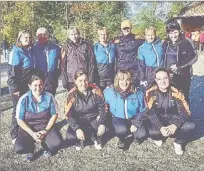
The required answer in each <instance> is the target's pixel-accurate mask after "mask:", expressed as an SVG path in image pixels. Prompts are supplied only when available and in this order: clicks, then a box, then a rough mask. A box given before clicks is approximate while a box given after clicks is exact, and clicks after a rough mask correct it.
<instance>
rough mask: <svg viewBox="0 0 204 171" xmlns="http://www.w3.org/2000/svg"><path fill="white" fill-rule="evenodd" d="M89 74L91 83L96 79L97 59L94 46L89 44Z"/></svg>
mask: <svg viewBox="0 0 204 171" xmlns="http://www.w3.org/2000/svg"><path fill="white" fill-rule="evenodd" d="M87 55H88V65H89V66H88V76H89V81H90V82H91V83H93V82H94V81H95V80H94V72H95V70H96V60H95V56H94V53H93V48H92V47H91V45H88V54H87Z"/></svg>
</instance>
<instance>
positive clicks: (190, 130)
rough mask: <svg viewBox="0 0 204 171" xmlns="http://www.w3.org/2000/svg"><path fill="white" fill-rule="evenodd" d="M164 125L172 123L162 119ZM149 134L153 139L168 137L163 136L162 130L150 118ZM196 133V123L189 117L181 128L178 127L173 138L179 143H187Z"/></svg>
mask: <svg viewBox="0 0 204 171" xmlns="http://www.w3.org/2000/svg"><path fill="white" fill-rule="evenodd" d="M172 117H174V116H172ZM161 121H162V123H163V124H164V126H168V125H170V123H169V121H168V120H164V119H163V120H162V119H161ZM148 126H149V135H150V137H151V138H152V139H153V140H165V139H166V137H163V136H162V134H161V132H160V130H159V129H158V128H157V127H156V126H155V125H154V123H152V122H151V121H150V120H149V124H148ZM194 133H195V123H194V122H193V121H192V120H191V119H189V120H188V121H186V122H185V123H184V124H183V125H182V126H181V127H180V128H177V130H176V132H175V134H174V135H172V136H171V137H172V138H175V141H174V142H176V143H178V144H186V143H188V142H189V141H191V140H192V139H193V138H194Z"/></svg>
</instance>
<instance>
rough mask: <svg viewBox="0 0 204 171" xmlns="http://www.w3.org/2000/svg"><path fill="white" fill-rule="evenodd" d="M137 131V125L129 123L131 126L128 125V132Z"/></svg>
mask: <svg viewBox="0 0 204 171" xmlns="http://www.w3.org/2000/svg"><path fill="white" fill-rule="evenodd" d="M136 131H137V127H136V126H134V125H131V127H130V132H132V133H133V132H136Z"/></svg>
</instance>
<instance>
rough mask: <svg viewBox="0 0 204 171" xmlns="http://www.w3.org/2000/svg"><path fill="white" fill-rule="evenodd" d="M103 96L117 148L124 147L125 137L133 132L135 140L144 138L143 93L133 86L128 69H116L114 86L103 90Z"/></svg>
mask: <svg viewBox="0 0 204 171" xmlns="http://www.w3.org/2000/svg"><path fill="white" fill-rule="evenodd" d="M104 97H105V101H106V103H107V105H108V106H109V107H108V108H109V110H110V112H111V114H112V116H113V117H112V121H113V126H114V128H115V132H116V136H117V137H118V138H119V142H118V148H121V149H125V148H126V147H127V145H128V141H127V137H129V135H131V134H133V136H134V138H135V139H136V141H139V142H142V141H143V140H144V139H145V138H146V129H145V127H144V125H143V122H144V121H145V120H146V116H147V115H146V111H147V108H146V103H145V100H144V94H143V93H142V92H141V91H139V90H136V89H135V88H134V86H133V81H132V76H131V74H130V72H128V71H118V73H117V74H116V77H115V79H114V87H112V88H106V89H105V90H104Z"/></svg>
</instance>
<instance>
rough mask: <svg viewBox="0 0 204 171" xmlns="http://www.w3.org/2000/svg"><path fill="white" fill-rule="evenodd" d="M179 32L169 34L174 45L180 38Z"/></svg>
mask: <svg viewBox="0 0 204 171" xmlns="http://www.w3.org/2000/svg"><path fill="white" fill-rule="evenodd" d="M179 34H180V32H179V30H171V31H170V33H169V38H170V39H171V41H172V42H173V43H174V42H176V41H177V40H178V38H179Z"/></svg>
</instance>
